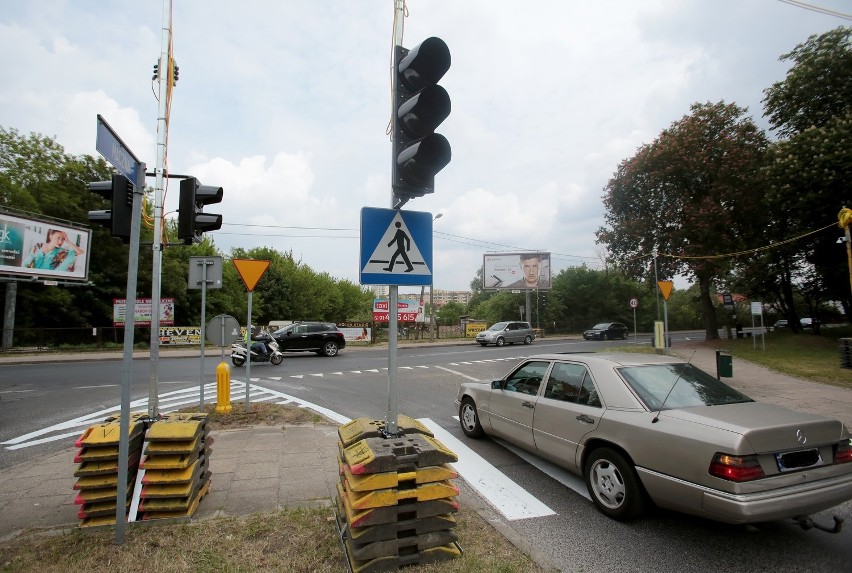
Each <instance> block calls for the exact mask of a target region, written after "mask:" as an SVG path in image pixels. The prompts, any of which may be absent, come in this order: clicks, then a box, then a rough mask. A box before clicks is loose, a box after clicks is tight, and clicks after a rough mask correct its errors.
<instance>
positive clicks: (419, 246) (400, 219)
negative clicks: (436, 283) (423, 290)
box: [360, 207, 432, 286]
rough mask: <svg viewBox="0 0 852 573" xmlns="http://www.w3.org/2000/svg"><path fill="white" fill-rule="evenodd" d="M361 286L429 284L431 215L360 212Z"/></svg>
mask: <svg viewBox="0 0 852 573" xmlns="http://www.w3.org/2000/svg"><path fill="white" fill-rule="evenodd" d="M360 269H361V273H360V277H361V284H363V285H389V286H390V285H402V286H426V285H430V284H432V214H431V213H424V212H420V211H397V210H396V209H376V208H373V207H363V208H362V209H361V265H360Z"/></svg>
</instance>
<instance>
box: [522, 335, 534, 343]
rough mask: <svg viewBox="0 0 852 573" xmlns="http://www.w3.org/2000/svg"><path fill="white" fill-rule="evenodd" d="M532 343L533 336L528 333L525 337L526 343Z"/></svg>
mask: <svg viewBox="0 0 852 573" xmlns="http://www.w3.org/2000/svg"><path fill="white" fill-rule="evenodd" d="M530 343H532V336H530V335H529V334H528V335H527V336H526V337H525V338H524V344H530Z"/></svg>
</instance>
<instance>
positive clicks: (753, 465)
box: [710, 454, 766, 482]
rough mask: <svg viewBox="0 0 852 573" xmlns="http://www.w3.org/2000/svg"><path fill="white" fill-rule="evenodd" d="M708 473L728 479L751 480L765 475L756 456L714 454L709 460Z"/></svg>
mask: <svg viewBox="0 0 852 573" xmlns="http://www.w3.org/2000/svg"><path fill="white" fill-rule="evenodd" d="M710 475H713V476H716V477H720V478H722V479H726V480H730V481H738V482H739V481H751V480H754V479H759V478H762V477H765V475H766V474H764V473H763V468H761V467H760V462H758V461H757V456H754V455H752V456H732V455H729V454H716V455H715V456H713V461H712V462H710Z"/></svg>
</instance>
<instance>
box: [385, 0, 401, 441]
mask: <svg viewBox="0 0 852 573" xmlns="http://www.w3.org/2000/svg"><path fill="white" fill-rule="evenodd" d="M404 18H405V0H395V1H394V15H393V51H392V52H391V134H393V133H396V131H395V128H396V121H397V117H396V113H395V112H394V102H395V101H396V94H397V90H398V89H399V88H398V84H399V80H398V77H397V73H396V66H397V61H396V47H397V46H402V30H403V19H404ZM391 137H393V136H391ZM391 161H396V157H393V154H391ZM393 207H394V196H393V191H391V208H393ZM388 291H389V292H388V307H389V308H388V337H389V339H388V410H387V414H386V417H385V434H386V435H387V436H396V434H397V432H398V429H397V423H396V422H397V416H398V413H397V398H396V351H397V339H396V333H397V321H398V318H399V317H398V315H397V312H398V310H399V309H398V308H397V306H398V301H399V287H398V286H397V285H389V288H388Z"/></svg>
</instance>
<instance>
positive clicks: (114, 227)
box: [86, 174, 133, 243]
mask: <svg viewBox="0 0 852 573" xmlns="http://www.w3.org/2000/svg"><path fill="white" fill-rule="evenodd" d="M86 188H87V189H88V190H89V191H91V192H93V193H97V194H98V195H100V196H101V197H103V198H104V199H108V200H109V201H110V206H111V209H110V210H109V211H89V222H90V223H97V224H98V225H103V226H104V227H106V228H107V229H109V231H110V234H111V235H112V236H113V237H119V238H121V240H123V241H124V242H125V243H129V242H130V222H131V220H132V218H133V183H131V182H130V179H128V178H127V177H125V176H124V175H118V174H116V175H113V176H112V180H111V181H94V182H92V183H87V184H86Z"/></svg>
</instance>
